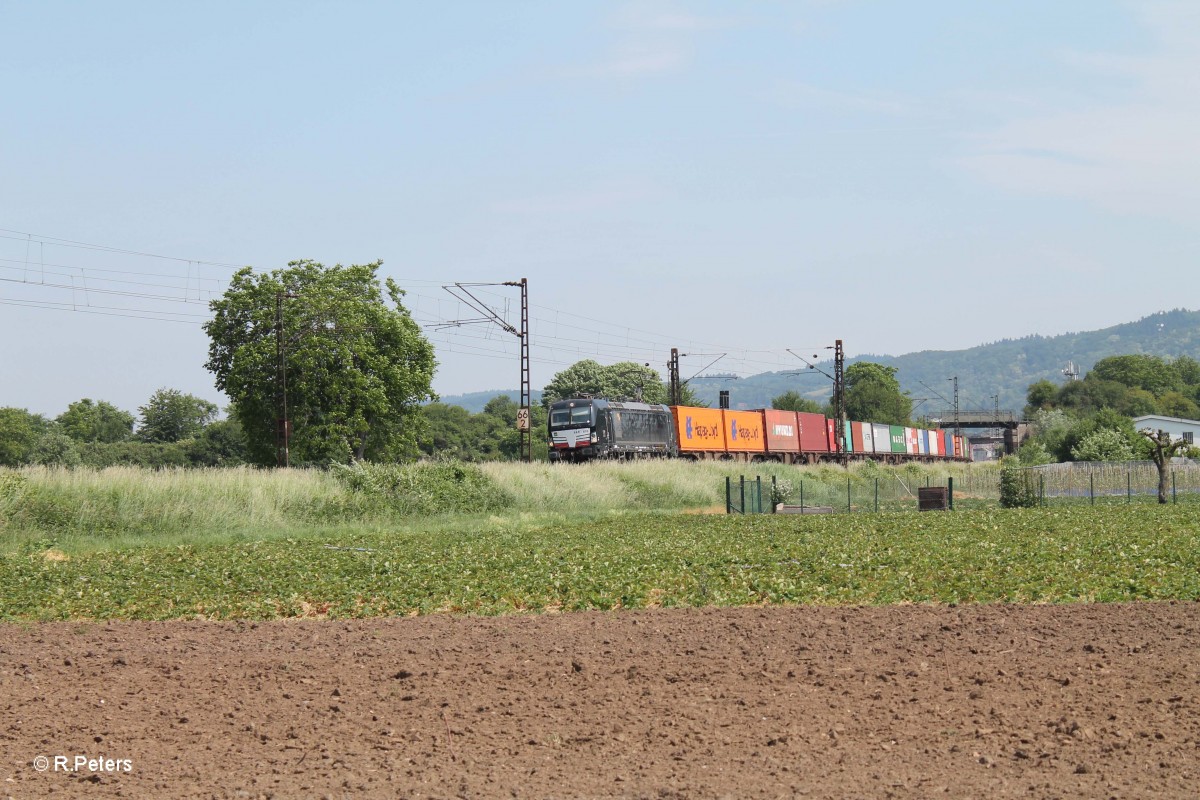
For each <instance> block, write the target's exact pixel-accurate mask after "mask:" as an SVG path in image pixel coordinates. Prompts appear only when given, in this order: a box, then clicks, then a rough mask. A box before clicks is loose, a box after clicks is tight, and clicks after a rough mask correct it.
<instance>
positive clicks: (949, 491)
mask: <svg viewBox="0 0 1200 800" xmlns="http://www.w3.org/2000/svg"><path fill="white" fill-rule="evenodd" d="M946 499H947V500H948V501H949V505H950V510H951V511H953V510H954V476H953V475H951V476H950V477H948V478H946Z"/></svg>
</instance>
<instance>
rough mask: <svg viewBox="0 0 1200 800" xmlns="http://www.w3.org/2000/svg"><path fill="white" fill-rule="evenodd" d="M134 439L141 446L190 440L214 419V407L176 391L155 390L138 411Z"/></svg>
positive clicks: (215, 410) (207, 402) (215, 414)
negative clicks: (148, 443) (151, 443)
mask: <svg viewBox="0 0 1200 800" xmlns="http://www.w3.org/2000/svg"><path fill="white" fill-rule="evenodd" d="M138 414H139V416H140V418H139V421H138V428H137V438H138V439H140V440H141V441H143V442H178V441H179V440H181V439H191V438H192V437H194V436H196V435H197V434H199V433H200V431H201V430H203V429H204V426H205V425H207V424H208V423H210V422H212V421H213V420H214V419H216V418H217V404H216V403H210V402H209V401H208V400H204V399H201V398H199V397H196V396H195V395H191V394H184V393H183V392H181V391H179V390H178V389H167V388H163V389H159V390H158V391H156V392H155V393H154V394H152V395H151V396H150V399H149V400H148V401H146V405H144V406H141V407H140V408H138Z"/></svg>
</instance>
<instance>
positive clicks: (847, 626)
mask: <svg viewBox="0 0 1200 800" xmlns="http://www.w3.org/2000/svg"><path fill="white" fill-rule="evenodd" d="M0 709H3V718H2V722H0V781H2V782H0V798H4V797H9V796H11V797H14V798H26V797H45V796H51V797H54V796H58V797H129V798H154V797H249V798H257V797H275V798H293V797H335V798H341V797H354V798H360V797H379V798H390V797H499V796H506V797H507V796H514V797H651V798H675V797H679V798H685V797H686V798H691V797H796V796H799V797H814V798H820V797H836V798H844V797H864V798H879V797H900V798H918V797H920V798H924V797H933V796H948V797H976V798H978V797H993V798H994V797H1023V798H1024V797H1039V798H1040V797H1070V798H1077V797H1096V798H1101V797H1104V798H1107V797H1120V798H1126V797H1127V798H1149V797H1178V798H1185V797H1186V798H1192V797H1196V796H1197V795H1198V794H1200V604H1138V605H1091V606H1085V605H1079V606H1065V607H1064V606H1056V607H1050V606H1041V607H1013V606H1002V607H998V606H988V607H971V606H965V607H960V608H944V607H943V608H934V607H923V606H907V607H893V608H854V609H830V608H768V609H759V608H753V609H734V610H711V609H709V610H674V611H666V610H662V611H641V612H620V613H587V614H571V615H544V616H537V617H509V618H501V619H480V618H463V617H449V616H435V617H422V618H414V619H386V620H372V621H352V622H337V621H296V622H282V623H270V624H258V625H253V624H217V623H202V622H173V623H119V624H118V623H111V624H103V623H101V624H92V623H66V624H52V625H37V626H17V625H6V626H0ZM38 756H45V757H47V758H49V759H50V769H48V770H47V771H45V772H38V771H37V769H35V760H36V759H37V757H38ZM55 756H58V757H60V758H65V759H66V760H67V767H66V768H63V769H58V770H56V769H55V766H54V757H55ZM77 756H83V757H87V758H89V759H94V760H99V759H110V760H111V762H112V763H110V764H104V763H100V764H83V765H81V766H80V768H79V769H74V767H75V759H76V757H77ZM60 763H61V762H60Z"/></svg>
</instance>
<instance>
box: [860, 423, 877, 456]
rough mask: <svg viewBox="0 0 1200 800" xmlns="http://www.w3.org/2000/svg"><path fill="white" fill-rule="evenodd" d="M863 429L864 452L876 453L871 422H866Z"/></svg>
mask: <svg viewBox="0 0 1200 800" xmlns="http://www.w3.org/2000/svg"><path fill="white" fill-rule="evenodd" d="M862 431H863V434H862V436H863V446H862V451H863V452H864V453H874V452H875V436H874V434H873V433H872V432H871V423H869V422H864V423H863V426H862Z"/></svg>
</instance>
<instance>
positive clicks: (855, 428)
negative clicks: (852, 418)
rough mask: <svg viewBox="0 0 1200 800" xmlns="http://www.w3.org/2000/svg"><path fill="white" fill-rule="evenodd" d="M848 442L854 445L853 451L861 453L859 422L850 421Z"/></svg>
mask: <svg viewBox="0 0 1200 800" xmlns="http://www.w3.org/2000/svg"><path fill="white" fill-rule="evenodd" d="M850 444H851V445H852V446H853V447H854V452H856V453H861V452H863V451H864V446H863V431H862V423H861V422H851V423H850Z"/></svg>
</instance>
